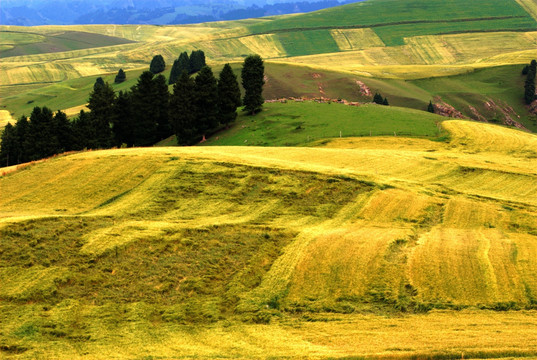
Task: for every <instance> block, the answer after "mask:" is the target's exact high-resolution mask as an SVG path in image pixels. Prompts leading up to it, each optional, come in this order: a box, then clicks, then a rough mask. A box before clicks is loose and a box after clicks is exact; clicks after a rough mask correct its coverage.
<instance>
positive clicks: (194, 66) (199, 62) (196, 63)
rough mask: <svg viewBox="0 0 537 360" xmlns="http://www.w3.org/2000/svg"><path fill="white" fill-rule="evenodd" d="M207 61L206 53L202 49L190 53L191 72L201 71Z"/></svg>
mask: <svg viewBox="0 0 537 360" xmlns="http://www.w3.org/2000/svg"><path fill="white" fill-rule="evenodd" d="M206 65H207V63H206V61H205V53H204V52H203V51H202V50H194V51H192V53H191V54H190V73H191V74H194V73H196V72H198V71H200V70H201V69H202V68H203V67H204V66H206Z"/></svg>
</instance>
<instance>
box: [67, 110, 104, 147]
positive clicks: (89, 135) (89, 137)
mask: <svg viewBox="0 0 537 360" xmlns="http://www.w3.org/2000/svg"><path fill="white" fill-rule="evenodd" d="M72 126H73V133H74V138H75V145H74V146H73V150H83V149H97V148H98V144H97V134H96V130H95V126H93V123H92V121H91V116H90V113H88V112H85V111H84V110H80V113H79V114H78V117H77V118H76V119H75V120H74V121H73V125H72Z"/></svg>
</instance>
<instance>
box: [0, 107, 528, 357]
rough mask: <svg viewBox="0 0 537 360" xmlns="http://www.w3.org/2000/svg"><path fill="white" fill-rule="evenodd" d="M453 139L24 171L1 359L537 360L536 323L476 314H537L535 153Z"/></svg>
mask: <svg viewBox="0 0 537 360" xmlns="http://www.w3.org/2000/svg"><path fill="white" fill-rule="evenodd" d="M279 105H280V106H282V107H284V106H289V107H292V106H293V105H294V104H292V103H288V104H279ZM311 105H313V106H317V105H319V106H321V105H322V106H327V107H328V106H331V107H336V106H339V105H336V104H331V105H328V104H311ZM341 109H348V108H347V107H344V106H341ZM362 109H365V110H367V108H365V107H364V108H357V109H355V110H362ZM333 111H336V110H333ZM313 112H314V111H312V113H313ZM443 124H444V125H443V126H444V127H445V129H446V131H449V133H450V137H451V141H450V142H449V143H440V142H432V141H429V140H425V139H409V138H403V137H393V136H391V137H364V138H346V139H339V138H338V139H334V140H332V141H330V142H323V143H322V145H323V147H320V148H301V147H298V148H297V147H295V148H278V147H268V148H261V147H223V146H218V147H212V146H211V147H185V148H144V149H125V150H107V151H94V152H85V153H78V154H71V155H67V156H59V157H55V158H52V159H48V160H45V161H43V162H39V163H36V164H33V165H30V166H27V167H23V168H21V169H19V170H17V171H15V172H8V173H6V174H5V175H4V176H2V177H1V178H0V192H1V193H2V197H1V198H0V249H2V250H1V251H0V279H1V280H0V281H1V282H2V284H3V286H2V287H1V288H0V308H1V309H0V310H1V311H0V314H2V315H1V317H2V324H3V329H2V331H0V345H1V347H0V349H1V350H0V351H1V352H2V355H3V356H8V357H11V356H12V357H13V358H34V357H36V356H44V357H45V358H47V357H51V356H52V357H55V358H71V359H72V358H82V357H85V356H92V357H94V358H133V359H141V358H144V357H149V356H154V357H185V356H186V357H201V358H213V357H218V356H223V355H226V356H230V355H233V356H236V357H238V358H264V357H267V356H276V357H281V356H284V355H287V356H292V357H298V356H306V357H319V358H330V357H332V358H333V357H343V356H365V357H371V356H374V357H376V356H388V355H389V356H393V357H394V358H402V359H405V358H411V357H416V356H417V357H426V356H431V357H437V356H444V357H455V356H456V357H458V356H460V354H461V353H465V356H472V357H474V358H485V357H498V358H499V357H505V356H512V357H517V356H536V355H537V353H536V350H535V349H536V348H537V343H535V337H534V336H533V335H532V334H533V328H534V326H535V320H534V319H535V312H534V311H527V312H525V311H520V312H516V313H512V312H507V313H490V312H488V311H481V312H480V311H477V310H476V309H478V308H481V309H489V310H506V309H532V308H535V306H536V305H537V286H536V284H535V281H533V280H534V279H535V276H536V274H537V262H536V261H535V259H537V246H536V244H537V241H536V240H537V227H536V226H535V224H536V223H537V218H536V216H535V214H536V208H537V201H536V200H535V199H537V196H536V195H537V181H536V180H537V173H536V172H535V168H536V164H537V153H536V152H535V149H536V148H537V137H536V136H535V135H531V134H527V133H524V132H520V131H516V130H510V129H506V128H503V127H499V126H494V125H487V124H479V123H473V122H464V121H447V122H444V123H443ZM305 129H308V127H307V125H306V128H305ZM5 171H6V172H7V171H8V169H5ZM81 184H84V185H83V186H81ZM433 309H453V310H454V309H467V310H466V312H464V311H463V312H447V313H443V312H440V313H438V312H434V311H433V312H432V313H430V314H421V313H424V312H427V311H430V310H433ZM405 312H409V313H417V314H420V315H405V316H402V317H397V318H395V319H391V318H390V317H391V316H392V315H395V314H399V315H400V314H402V313H405ZM371 313H373V314H375V315H364V314H371ZM446 316H447V317H446ZM454 317H455V318H457V319H459V321H456V323H457V329H459V330H460V329H461V328H462V329H464V330H467V331H465V332H464V333H458V335H456V334H457V333H456V329H455V328H453V324H454V322H453V318H454ZM449 319H451V320H449ZM371 320H374V323H375V326H376V328H375V330H373V329H371V330H364V331H366V332H368V331H369V335H366V334H365V333H361V332H356V329H360V328H362V327H363V326H364V324H366V323H367V322H368V321H369V324H371V322H370V321H371ZM265 322H269V324H268V325H255V323H265ZM448 322H449V323H450V324H451V325H448ZM493 323H494V324H501V327H500V328H501V329H502V332H497V331H496V329H498V327H497V326H492V325H491V324H493ZM394 324H396V326H395V327H394ZM464 324H466V325H464ZM470 324H473V325H470ZM192 325H196V326H195V327H194V326H192ZM498 326H500V325H498ZM353 329H354V330H353ZM365 329H370V326H366V327H365ZM404 329H406V330H404ZM394 331H396V333H397V334H399V336H394V335H395V334H396V333H394ZM401 331H408V336H410V337H404V338H402V337H401ZM468 331H471V332H472V334H474V335H475V336H473V337H472V341H471V342H468V341H467V339H468ZM512 332H516V333H517V336H516V337H513V336H512ZM239 334H242V335H239ZM244 334H248V336H246V338H245V335H244ZM426 334H427V335H426ZM425 335H426V336H425ZM385 337H386V338H390V337H395V338H397V339H394V340H392V341H390V343H393V345H389V346H388V345H385V344H386V342H385V339H386V338H385ZM412 337H415V338H419V339H420V341H419V342H416V341H414V340H411V338H412ZM238 338H241V339H243V340H241V341H236V339H238ZM358 338H360V340H358ZM115 339H118V340H117V341H116V340H115ZM196 339H197V340H196ZM200 339H209V340H200ZM284 339H285V341H283V340H284ZM329 339H331V340H330V342H329ZM353 339H354V340H353ZM521 339H522V340H521ZM521 341H523V342H521ZM351 343H352V346H350V344H351ZM127 344H128V345H127ZM231 344H234V345H231ZM271 344H273V345H274V346H272V345H271ZM277 344H280V345H277ZM381 344H382V345H381ZM118 345H119V346H120V349H117V346H118ZM114 349H115V350H114Z"/></svg>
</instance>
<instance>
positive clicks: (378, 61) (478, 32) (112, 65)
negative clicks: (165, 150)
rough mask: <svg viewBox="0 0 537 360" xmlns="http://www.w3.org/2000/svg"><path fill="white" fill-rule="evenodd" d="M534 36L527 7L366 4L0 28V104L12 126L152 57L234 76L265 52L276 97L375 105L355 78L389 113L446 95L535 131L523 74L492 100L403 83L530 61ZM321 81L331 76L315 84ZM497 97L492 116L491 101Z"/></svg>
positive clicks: (373, 0) (390, 0) (82, 96)
mask: <svg viewBox="0 0 537 360" xmlns="http://www.w3.org/2000/svg"><path fill="white" fill-rule="evenodd" d="M387 8H389V9H390V11H385V9H387ZM536 28H537V22H536V20H535V4H533V2H532V1H525V0H519V1H515V0H494V1H492V2H490V1H484V0H479V1H472V2H471V3H468V2H466V1H463V0H450V1H441V0H432V1H427V2H424V1H423V0H406V1H395V0H368V1H365V2H360V3H354V4H348V5H345V6H340V7H335V8H331V9H325V10H322V11H318V12H313V13H308V14H298V15H286V16H275V17H267V18H262V19H249V20H241V21H225V22H213V23H206V24H196V25H187V26H151V25H123V26H116V25H79V26H38V27H31V28H25V27H18V26H0V34H1V36H0V38H1V39H2V40H1V41H0V56H1V57H2V62H1V63H0V97H1V98H2V105H3V106H4V108H3V109H5V110H7V111H9V112H10V114H11V115H12V117H14V118H17V117H20V116H21V115H23V114H28V113H29V112H30V111H31V109H32V107H33V106H48V107H51V108H53V109H55V110H56V109H70V108H73V107H78V106H83V105H84V104H86V102H87V96H88V90H89V89H90V88H91V85H92V84H93V82H94V81H95V78H96V77H98V76H103V77H105V79H106V80H108V81H111V80H112V79H113V77H114V75H115V74H116V73H117V71H118V70H119V69H120V68H122V69H123V70H125V71H127V74H128V79H129V80H130V81H129V82H127V83H124V84H121V85H119V86H117V90H122V89H125V88H127V87H129V86H132V84H133V83H134V79H135V78H136V77H137V76H138V75H139V74H140V72H141V71H143V70H144V69H147V67H148V64H149V62H150V60H151V58H152V57H153V55H154V54H161V55H162V56H163V57H164V59H165V60H166V62H167V64H168V65H170V64H171V63H172V62H173V61H174V60H175V59H176V58H177V57H178V55H179V54H180V53H181V52H183V51H188V52H190V51H192V50H197V49H201V50H203V51H204V52H205V54H206V56H207V59H208V61H209V64H210V65H212V66H214V67H221V66H222V65H223V64H224V63H227V62H231V63H233V64H235V65H234V66H235V68H236V69H238V67H239V64H240V63H241V62H242V61H243V59H244V57H245V56H247V55H248V54H252V53H258V54H260V55H261V56H262V57H263V58H264V59H265V62H266V65H267V75H268V77H269V79H270V80H271V82H272V84H270V83H269V84H267V88H268V89H267V90H266V98H269V99H271V98H277V97H281V96H311V95H313V96H315V95H317V94H318V95H320V96H324V95H326V96H327V97H332V98H344V99H347V100H349V101H356V100H370V99H369V98H367V99H366V98H364V97H363V96H362V94H361V93H360V91H359V89H358V90H357V86H356V84H357V83H356V81H360V82H362V83H365V84H366V85H368V86H369V87H371V88H375V89H376V90H380V91H382V92H383V94H384V93H386V95H389V96H390V99H393V100H394V101H392V102H391V104H394V105H398V106H405V107H411V108H416V109H420V110H423V109H425V108H426V106H427V104H428V102H429V100H431V98H433V97H436V96H442V97H443V95H440V93H445V96H446V99H442V100H443V101H448V102H449V101H453V103H450V105H452V106H455V107H457V110H459V111H461V112H462V113H463V114H464V115H465V116H467V117H471V118H474V119H481V120H482V118H485V119H487V120H499V122H500V123H504V122H506V116H510V117H511V118H512V119H520V123H521V124H522V125H523V126H524V127H526V128H527V129H530V130H532V131H535V130H537V124H536V123H535V121H534V119H533V118H532V117H531V116H530V114H529V112H528V110H527V109H526V108H525V107H524V105H523V103H522V101H521V100H520V99H519V98H520V96H518V97H517V95H516V94H517V93H518V90H519V89H520V88H522V87H523V80H521V81H515V82H516V84H515V83H514V82H513V80H512V79H514V78H517V79H518V78H519V76H517V75H518V74H517V75H511V76H507V77H506V81H509V82H510V86H513V87H512V88H507V87H505V86H504V85H503V84H498V85H494V87H495V90H494V92H495V93H500V92H503V93H502V95H501V96H499V97H491V96H489V93H490V91H489V90H490V89H487V90H486V91H483V90H482V87H481V86H480V87H476V88H474V87H469V86H466V85H465V84H458V85H457V87H458V88H461V87H465V88H466V89H465V91H464V92H462V93H461V92H459V91H458V90H457V91H455V92H453V91H437V90H435V91H431V90H430V89H417V88H416V87H414V86H413V85H408V84H405V81H407V80H421V79H427V80H424V81H428V80H429V79H431V78H443V79H448V80H450V81H451V79H453V77H454V76H455V75H461V76H463V78H460V79H459V80H462V79H464V76H465V75H468V76H472V74H473V73H474V72H479V71H482V70H484V71H487V70H490V69H495V68H498V67H508V66H510V65H517V66H521V65H522V64H527V63H529V62H530V61H531V60H532V59H533V58H535V48H537V32H536V31H535V29H536ZM168 71H169V70H168ZM295 72H296V74H295ZM318 73H321V74H322V75H326V77H325V79H322V80H318V78H313V79H310V78H308V75H309V76H311V75H313V74H318ZM514 73H515V72H514ZM516 73H520V70H519V69H517V71H516ZM396 80H403V81H401V82H399V83H397V82H396ZM296 81H301V82H302V83H301V84H299V85H300V86H297V84H296ZM441 83H442V81H440V82H439V83H438V84H441ZM520 83H521V84H522V85H521V84H520ZM412 84H413V83H412ZM452 85H453V82H452ZM481 85H482V84H481ZM515 86H516V88H515ZM393 90H396V91H393ZM407 91H408V92H407ZM468 92H470V93H471V95H470V96H468ZM484 92H486V94H485V93H484ZM474 94H475V95H474ZM508 94H511V95H508ZM506 99H507V100H506ZM490 100H492V101H493V102H494V104H495V105H494V106H492V108H493V109H492V110H491V109H489V107H490V106H488V105H485V103H488V102H490ZM499 102H500V103H499ZM504 102H505V104H504ZM471 107H473V108H475V109H476V111H474V110H473V109H472V108H471ZM508 108H512V109H514V112H515V113H516V114H509V112H510V110H509V109H508ZM518 116H519V117H520V118H518ZM516 121H518V120H516ZM507 123H509V120H508V119H507Z"/></svg>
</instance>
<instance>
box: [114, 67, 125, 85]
mask: <svg viewBox="0 0 537 360" xmlns="http://www.w3.org/2000/svg"><path fill="white" fill-rule="evenodd" d="M125 80H127V74H125V71H123V69H119V71H118V72H117V75H116V78H115V79H114V83H116V84H121V83H122V82H124V81H125Z"/></svg>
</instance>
